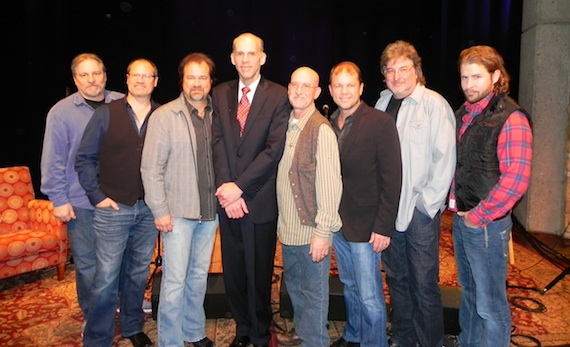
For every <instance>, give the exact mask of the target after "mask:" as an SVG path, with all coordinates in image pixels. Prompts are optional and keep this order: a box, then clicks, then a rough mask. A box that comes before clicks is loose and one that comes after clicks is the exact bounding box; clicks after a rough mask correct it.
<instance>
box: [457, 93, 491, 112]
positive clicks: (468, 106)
mask: <svg viewBox="0 0 570 347" xmlns="http://www.w3.org/2000/svg"><path fill="white" fill-rule="evenodd" d="M494 96H495V93H489V95H487V96H486V97H484V98H483V99H481V100H479V101H477V102H476V103H474V104H472V103H470V102H469V101H465V104H464V105H465V110H467V113H468V114H470V115H474V116H476V115H478V114H480V113H481V112H483V110H484V109H485V108H486V107H487V105H489V102H490V101H491V99H493V97H494Z"/></svg>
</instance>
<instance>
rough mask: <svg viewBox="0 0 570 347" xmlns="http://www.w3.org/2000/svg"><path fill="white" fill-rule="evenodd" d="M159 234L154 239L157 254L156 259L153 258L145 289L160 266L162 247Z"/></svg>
mask: <svg viewBox="0 0 570 347" xmlns="http://www.w3.org/2000/svg"><path fill="white" fill-rule="evenodd" d="M160 234H161V232H160V231H159V232H158V236H157V239H156V248H157V252H156V258H154V261H153V262H152V263H151V264H154V269H153V270H152V274H151V275H150V277H149V279H148V282H147V284H146V286H147V288H148V287H149V286H150V284H151V282H152V280H153V279H154V275H155V274H156V271H158V268H159V267H161V266H162V245H161V242H160V240H161V235H160Z"/></svg>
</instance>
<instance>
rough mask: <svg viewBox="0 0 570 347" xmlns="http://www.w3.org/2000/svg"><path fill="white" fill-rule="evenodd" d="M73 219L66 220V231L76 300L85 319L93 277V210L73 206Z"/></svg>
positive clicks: (95, 259)
mask: <svg viewBox="0 0 570 347" xmlns="http://www.w3.org/2000/svg"><path fill="white" fill-rule="evenodd" d="M73 211H74V212H75V217H76V218H75V219H72V220H70V221H69V222H67V233H68V235H69V241H70V242H71V254H72V256H73V263H74V264H75V286H76V290H77V301H78V302H79V307H80V308H81V311H82V312H83V317H84V318H85V319H87V315H88V313H89V300H90V298H91V288H92V287H93V279H94V278H95V264H96V262H97V258H96V256H95V232H94V231H93V210H88V209H85V208H80V207H75V206H73Z"/></svg>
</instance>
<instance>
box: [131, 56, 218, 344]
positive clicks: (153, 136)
mask: <svg viewBox="0 0 570 347" xmlns="http://www.w3.org/2000/svg"><path fill="white" fill-rule="evenodd" d="M178 73H179V75H180V86H181V89H182V92H181V93H180V96H179V97H178V98H177V99H175V100H173V101H171V102H169V103H167V104H165V105H163V106H161V107H159V108H158V109H157V110H156V111H155V112H154V114H153V116H152V117H151V119H150V121H149V124H148V132H147V139H146V142H145V145H144V149H143V155H142V162H141V173H142V179H143V184H144V188H145V201H146V203H147V204H148V206H149V207H150V209H151V211H152V213H153V215H154V224H155V225H156V228H157V229H158V230H159V231H160V232H161V233H162V238H163V240H164V243H163V250H164V258H163V262H162V280H161V282H160V283H161V288H160V298H159V305H158V341H159V346H163V347H178V346H182V345H183V343H184V342H189V343H190V344H191V345H192V346H194V347H212V346H213V345H214V343H213V342H212V341H211V340H210V339H209V338H208V337H207V336H206V331H205V329H206V315H205V312H204V296H205V295H206V284H207V280H208V268H209V266H210V259H211V256H212V248H213V246H214V237H215V233H216V228H217V227H218V219H217V215H216V200H215V196H214V190H215V187H214V169H213V166H212V149H211V145H210V142H211V136H212V135H211V134H212V131H211V122H212V106H211V98H210V96H209V95H208V93H209V92H210V89H211V87H212V83H213V82H214V62H213V61H212V60H211V59H210V57H208V56H207V55H205V54H202V53H192V54H189V55H187V56H186V57H184V58H183V59H182V61H181V62H180V64H179V66H178Z"/></svg>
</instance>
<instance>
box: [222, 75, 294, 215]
mask: <svg viewBox="0 0 570 347" xmlns="http://www.w3.org/2000/svg"><path fill="white" fill-rule="evenodd" d="M237 96H238V81H237V80H233V81H229V82H225V83H222V84H220V85H218V86H216V87H215V88H214V89H213V90H212V105H213V108H214V113H213V120H212V142H213V157H214V171H215V173H216V187H219V186H220V185H221V184H222V183H225V182H235V183H236V184H237V185H238V186H239V187H240V188H241V190H242V191H243V195H242V197H243V198H244V199H245V201H246V204H247V207H248V209H249V217H250V218H251V220H252V221H253V222H254V223H265V222H269V221H272V220H275V219H277V202H276V192H275V180H276V172H277V164H278V163H279V160H280V159H281V155H282V154H283V148H284V145H285V133H286V131H287V122H288V120H289V113H290V111H291V106H290V105H289V100H288V99H287V89H286V88H285V87H283V86H281V85H279V84H277V83H274V82H271V81H269V80H266V79H264V78H261V81H260V82H259V85H258V86H257V89H256V90H255V94H254V97H253V101H252V103H251V107H250V110H249V115H248V117H247V121H246V123H245V127H244V131H243V136H242V137H241V138H240V136H239V125H238V122H237V120H236V115H237V105H238V100H237ZM218 212H219V213H225V211H224V210H223V209H221V208H220V207H219V209H218Z"/></svg>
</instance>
